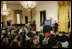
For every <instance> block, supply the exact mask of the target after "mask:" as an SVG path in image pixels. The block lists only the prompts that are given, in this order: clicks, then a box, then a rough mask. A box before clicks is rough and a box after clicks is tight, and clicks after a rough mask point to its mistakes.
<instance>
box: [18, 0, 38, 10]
mask: <svg viewBox="0 0 72 49" xmlns="http://www.w3.org/2000/svg"><path fill="white" fill-rule="evenodd" d="M19 3H20V4H21V5H22V6H23V8H25V9H28V10H29V11H30V10H31V9H32V8H34V7H35V6H36V5H37V2H36V1H19Z"/></svg>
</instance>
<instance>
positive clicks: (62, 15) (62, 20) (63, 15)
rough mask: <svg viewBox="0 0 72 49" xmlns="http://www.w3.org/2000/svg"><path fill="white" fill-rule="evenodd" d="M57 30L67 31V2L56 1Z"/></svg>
mask: <svg viewBox="0 0 72 49" xmlns="http://www.w3.org/2000/svg"><path fill="white" fill-rule="evenodd" d="M58 12H59V31H61V32H63V31H64V32H68V2H67V1H58Z"/></svg>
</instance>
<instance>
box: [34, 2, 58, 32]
mask: <svg viewBox="0 0 72 49" xmlns="http://www.w3.org/2000/svg"><path fill="white" fill-rule="evenodd" d="M34 10H36V11H35V12H34V13H36V14H33V17H35V18H36V30H37V31H40V30H41V28H43V26H40V11H43V10H46V19H50V17H52V19H53V20H54V21H55V20H57V17H58V4H57V1H41V2H39V3H38V5H37V6H36V9H34Z"/></svg>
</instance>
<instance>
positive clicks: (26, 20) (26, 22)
mask: <svg viewBox="0 0 72 49" xmlns="http://www.w3.org/2000/svg"><path fill="white" fill-rule="evenodd" d="M25 24H28V16H25Z"/></svg>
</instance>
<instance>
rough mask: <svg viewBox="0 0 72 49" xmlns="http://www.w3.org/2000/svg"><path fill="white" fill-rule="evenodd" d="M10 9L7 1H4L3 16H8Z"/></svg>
mask: <svg viewBox="0 0 72 49" xmlns="http://www.w3.org/2000/svg"><path fill="white" fill-rule="evenodd" d="M9 11H10V9H8V8H7V4H6V2H3V8H2V9H1V14H2V15H3V16H7V15H8V14H9Z"/></svg>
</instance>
